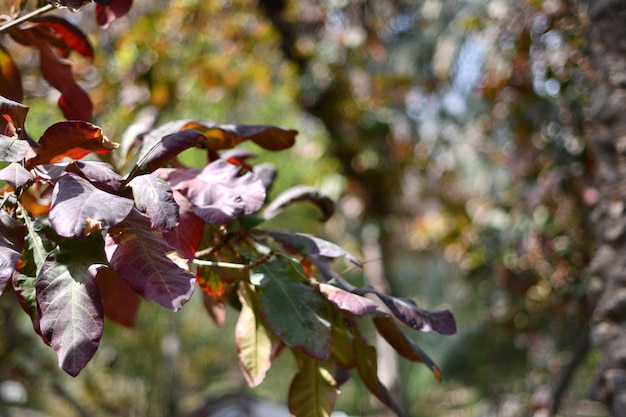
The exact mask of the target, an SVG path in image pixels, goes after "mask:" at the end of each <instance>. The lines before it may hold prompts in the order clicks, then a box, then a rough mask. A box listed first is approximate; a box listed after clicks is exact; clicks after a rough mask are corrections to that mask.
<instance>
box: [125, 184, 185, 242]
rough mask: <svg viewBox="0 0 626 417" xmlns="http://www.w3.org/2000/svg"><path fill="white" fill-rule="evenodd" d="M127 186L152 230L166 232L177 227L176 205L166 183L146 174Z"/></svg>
mask: <svg viewBox="0 0 626 417" xmlns="http://www.w3.org/2000/svg"><path fill="white" fill-rule="evenodd" d="M128 185H129V186H130V187H131V188H132V190H133V197H134V198H135V205H136V206H137V208H138V209H139V210H140V211H141V212H143V213H146V214H147V215H148V218H149V219H150V223H151V226H152V227H153V228H155V229H158V230H161V231H166V230H172V229H174V228H176V226H178V204H176V201H175V199H174V195H173V193H172V189H171V188H170V186H169V184H168V183H167V182H165V181H164V180H162V179H161V178H158V177H155V176H154V175H149V174H148V175H140V176H138V177H135V178H133V179H132V180H131V181H130V182H129V183H128Z"/></svg>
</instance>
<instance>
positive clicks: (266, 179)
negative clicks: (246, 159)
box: [254, 163, 278, 194]
mask: <svg viewBox="0 0 626 417" xmlns="http://www.w3.org/2000/svg"><path fill="white" fill-rule="evenodd" d="M254 173H255V174H256V176H257V177H259V178H260V179H261V181H262V182H263V186H264V187H265V191H266V194H269V192H270V190H271V189H272V185H274V180H275V179H276V175H277V173H278V171H277V169H276V166H274V165H273V164H270V163H263V164H258V165H255V166H254Z"/></svg>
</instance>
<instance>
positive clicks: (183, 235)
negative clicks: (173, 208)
mask: <svg viewBox="0 0 626 417" xmlns="http://www.w3.org/2000/svg"><path fill="white" fill-rule="evenodd" d="M173 196H174V200H175V201H176V204H178V207H179V211H178V227H176V228H175V229H173V230H168V231H166V232H165V233H163V237H165V240H166V241H167V243H169V244H170V245H172V246H173V247H175V248H176V249H178V250H179V251H181V252H182V254H183V255H185V257H186V258H187V259H193V258H194V256H195V253H196V251H197V250H198V248H199V247H200V242H201V240H202V234H203V233H204V225H205V223H204V220H202V219H201V218H200V217H198V216H196V214H195V213H194V212H193V205H192V204H191V202H190V201H189V200H187V199H186V198H185V197H184V196H183V195H182V194H181V193H179V192H178V191H174V193H173Z"/></svg>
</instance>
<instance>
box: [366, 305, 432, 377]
mask: <svg viewBox="0 0 626 417" xmlns="http://www.w3.org/2000/svg"><path fill="white" fill-rule="evenodd" d="M373 321H374V325H375V326H376V330H377V331H378V333H379V334H380V335H381V336H382V337H384V338H385V340H386V341H387V342H388V343H389V344H390V345H391V346H392V347H393V348H394V349H395V350H396V352H398V354H399V355H400V356H402V357H403V358H406V359H408V360H410V361H413V362H422V363H424V365H426V366H427V367H428V368H429V369H430V370H431V371H432V372H433V374H434V375H435V378H437V380H438V381H441V371H440V370H439V368H438V367H437V365H435V363H434V362H433V361H432V359H430V357H429V356H428V355H427V354H426V352H424V351H423V350H422V349H421V348H420V347H419V346H417V345H416V344H415V343H413V341H412V340H411V339H409V338H408V337H407V336H406V335H405V334H404V333H403V332H402V330H400V328H399V327H398V326H397V325H396V323H395V322H394V320H393V319H392V318H391V317H389V316H380V317H374V318H373Z"/></svg>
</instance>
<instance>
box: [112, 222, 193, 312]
mask: <svg viewBox="0 0 626 417" xmlns="http://www.w3.org/2000/svg"><path fill="white" fill-rule="evenodd" d="M105 249H106V253H107V258H108V259H109V263H110V264H111V265H112V266H113V267H114V268H115V271H116V272H117V273H118V274H119V276H120V277H121V278H122V279H123V280H124V281H125V282H126V283H127V284H128V285H129V286H130V287H131V288H132V289H133V290H134V291H135V292H137V293H138V294H139V295H141V296H142V297H143V298H145V299H146V300H149V301H156V302H157V303H159V304H160V305H162V306H163V307H166V308H169V309H171V310H174V311H176V310H179V309H180V308H181V307H182V306H183V304H185V303H186V302H187V301H188V300H189V299H190V298H191V294H192V293H193V290H194V287H195V282H196V277H195V276H194V275H193V274H192V273H190V272H189V270H188V266H187V260H186V259H185V258H184V257H183V256H182V254H181V253H180V252H178V251H177V250H176V249H175V248H173V247H172V246H170V245H169V244H168V243H167V242H166V241H165V239H163V237H162V234H161V233H160V232H158V231H156V230H154V229H152V228H151V227H150V221H149V220H148V219H147V218H146V217H145V216H143V215H141V214H140V213H138V212H135V211H133V212H131V215H129V216H128V218H127V219H126V220H125V221H124V222H122V223H120V224H119V225H117V226H114V227H112V228H110V229H109V232H108V234H107V236H106V246H105Z"/></svg>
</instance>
